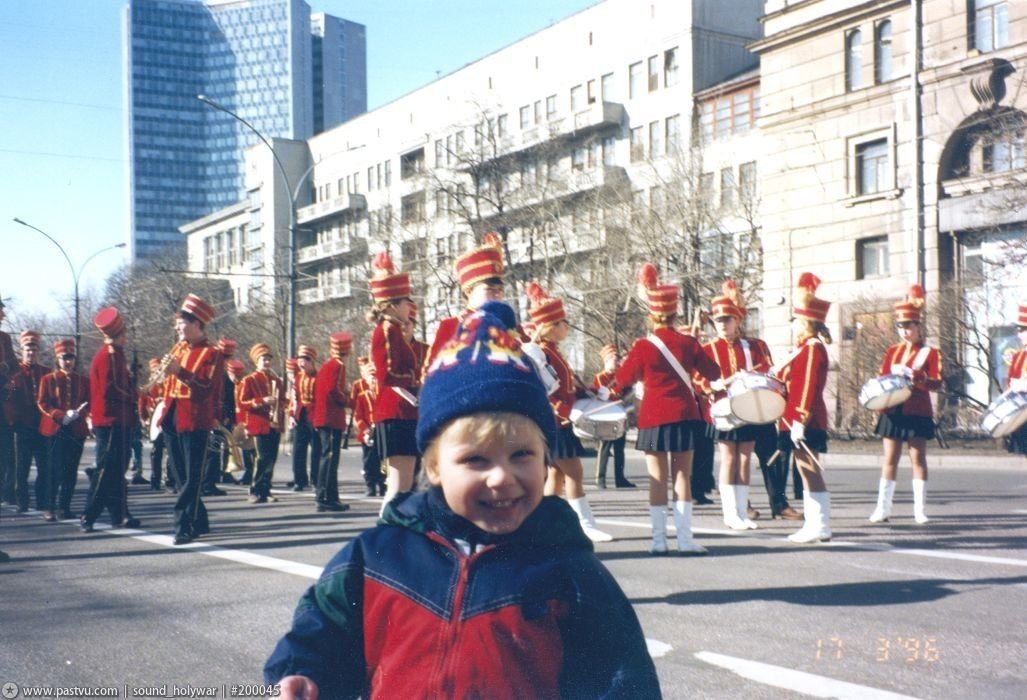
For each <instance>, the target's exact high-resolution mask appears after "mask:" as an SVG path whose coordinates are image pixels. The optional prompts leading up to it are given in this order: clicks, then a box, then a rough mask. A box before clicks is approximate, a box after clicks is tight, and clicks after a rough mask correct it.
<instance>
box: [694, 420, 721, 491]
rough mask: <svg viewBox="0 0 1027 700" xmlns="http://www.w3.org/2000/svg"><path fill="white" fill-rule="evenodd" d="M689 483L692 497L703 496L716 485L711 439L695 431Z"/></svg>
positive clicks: (701, 432)
mask: <svg viewBox="0 0 1027 700" xmlns="http://www.w3.org/2000/svg"><path fill="white" fill-rule="evenodd" d="M691 482H692V496H693V497H695V496H702V495H705V494H707V493H709V492H710V491H712V490H713V489H714V488H715V487H716V485H717V482H716V480H715V479H714V478H713V438H711V437H710V436H709V435H707V434H706V433H705V431H697V435H696V439H695V451H694V453H693V455H692V478H691Z"/></svg>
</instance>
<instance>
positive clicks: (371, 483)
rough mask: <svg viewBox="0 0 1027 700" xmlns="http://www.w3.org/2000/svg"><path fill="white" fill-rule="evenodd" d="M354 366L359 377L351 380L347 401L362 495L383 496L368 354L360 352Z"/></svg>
mask: <svg viewBox="0 0 1027 700" xmlns="http://www.w3.org/2000/svg"><path fill="white" fill-rule="evenodd" d="M357 367H358V368H359V369H360V378H359V379H357V380H356V381H355V382H353V386H352V388H351V390H350V397H349V402H350V406H351V407H352V408H351V410H352V411H353V425H354V427H355V428H356V438H357V441H358V442H359V443H360V450H361V457H362V465H363V469H362V475H363V477H364V485H365V486H366V490H365V492H364V495H365V496H375V495H377V496H384V495H385V481H384V479H383V478H382V468H381V463H380V462H379V460H378V451H377V450H376V449H374V370H373V367H374V365H372V364H371V360H370V358H368V357H366V356H361V357H358V358H357Z"/></svg>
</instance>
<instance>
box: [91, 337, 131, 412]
mask: <svg viewBox="0 0 1027 700" xmlns="http://www.w3.org/2000/svg"><path fill="white" fill-rule="evenodd" d="M89 395H90V398H89V412H90V414H91V415H92V416H93V426H94V427H99V428H109V427H111V426H114V425H117V426H121V427H125V428H130V427H132V425H133V424H134V423H135V420H136V404H137V403H138V401H139V390H138V389H136V386H135V384H133V383H132V376H131V375H130V374H129V373H128V361H127V360H126V359H125V351H124V350H123V349H122V348H119V347H118V346H116V345H112V344H107V345H104V346H103V347H101V348H100V349H99V350H97V351H96V354H95V355H93V362H92V363H91V364H90V365H89Z"/></svg>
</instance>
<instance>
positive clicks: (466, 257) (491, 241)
mask: <svg viewBox="0 0 1027 700" xmlns="http://www.w3.org/2000/svg"><path fill="white" fill-rule="evenodd" d="M481 243H482V244H481V246H479V247H477V248H475V249H474V250H471V251H468V252H466V253H464V254H463V255H461V256H460V257H458V258H457V259H456V264H455V267H456V276H457V278H458V279H459V280H460V289H461V290H463V292H464V294H468V293H470V291H471V288H472V287H474V285H476V284H478V283H479V282H485V281H487V280H490V279H499V280H500V281H502V279H503V241H501V240H500V238H499V236H497V235H496V234H494V233H486V234H485V236H484V238H483V239H482V241H481Z"/></svg>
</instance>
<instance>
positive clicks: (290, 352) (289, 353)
mask: <svg viewBox="0 0 1027 700" xmlns="http://www.w3.org/2000/svg"><path fill="white" fill-rule="evenodd" d="M196 99H198V100H199V101H200V102H202V103H204V104H205V105H207V106H208V107H213V108H214V109H216V110H218V111H220V112H224V113H225V114H227V115H228V116H230V117H232V118H234V119H235V120H236V121H239V122H241V123H242V124H243V125H244V126H245V127H246V128H247V129H249V130H250V131H252V132H253V133H254V134H256V135H257V138H259V139H260V140H261V141H262V142H263V143H264V145H265V146H267V148H268V150H269V151H271V157H272V158H274V159H275V165H276V166H277V167H278V173H279V174H280V175H281V176H282V180H284V181H285V192H286V196H290V195H292V194H293V191H292V183H290V182H289V176H288V175H287V174H286V172H285V166H283V165H282V161H281V160H279V158H278V154H277V153H276V152H275V148H274V146H272V145H271V142H270V141H268V140H267V139H266V138H265V137H264V134H262V133H260V131H258V130H257V127H255V126H253V125H252V124H250V123H249V122H248V121H246V120H245V119H243V118H242V117H240V116H239V115H238V114H236V113H235V112H233V111H232V110H230V109H228V108H227V107H225V106H224V105H221V104H219V103H217V102H215V101H214V100H212V99H210V98H209V97H207V96H206V95H202V94H201V95H197V96H196ZM304 177H305V175H304ZM300 182H301V183H302V180H301V181H300ZM272 193H273V191H272ZM288 276H289V305H288V307H287V309H288V311H287V313H286V325H287V327H288V332H287V337H286V349H285V354H286V357H294V356H295V354H296V352H295V351H296V206H295V198H293V199H290V201H289V265H288Z"/></svg>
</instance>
